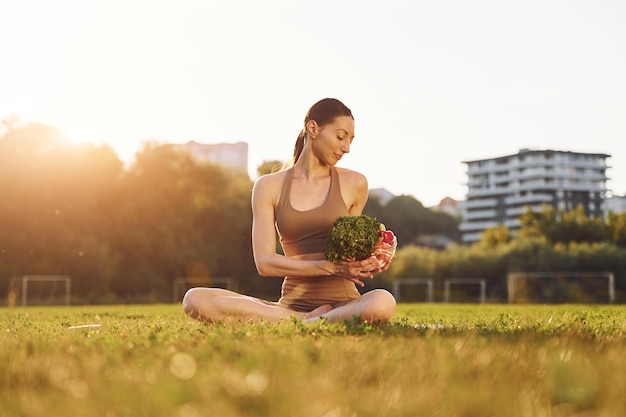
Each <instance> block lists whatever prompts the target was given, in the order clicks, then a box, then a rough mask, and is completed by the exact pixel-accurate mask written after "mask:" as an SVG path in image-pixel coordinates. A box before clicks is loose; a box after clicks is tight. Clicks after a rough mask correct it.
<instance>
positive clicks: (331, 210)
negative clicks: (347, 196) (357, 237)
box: [275, 167, 349, 256]
mask: <svg viewBox="0 0 626 417" xmlns="http://www.w3.org/2000/svg"><path fill="white" fill-rule="evenodd" d="M292 178H293V168H291V169H289V170H288V171H287V175H286V176H285V181H284V182H283V187H282V190H281V192H280V200H279V201H278V205H277V206H276V209H275V216H276V229H277V230H278V235H279V237H280V243H281V245H282V246H283V251H284V252H285V255H287V256H292V255H302V254H305V253H318V252H324V246H325V245H326V239H327V237H328V231H329V230H330V228H331V227H332V225H333V223H334V222H335V220H337V218H338V217H340V216H347V215H349V212H348V208H347V207H346V203H345V202H344V201H343V198H342V197H341V189H340V188H339V175H338V174H337V169H336V168H335V167H330V190H329V191H328V196H327V197H326V201H325V202H324V204H322V205H321V206H319V207H316V208H314V209H312V210H306V211H300V210H296V209H294V208H293V207H292V206H291V202H290V200H291V199H290V196H291V181H292Z"/></svg>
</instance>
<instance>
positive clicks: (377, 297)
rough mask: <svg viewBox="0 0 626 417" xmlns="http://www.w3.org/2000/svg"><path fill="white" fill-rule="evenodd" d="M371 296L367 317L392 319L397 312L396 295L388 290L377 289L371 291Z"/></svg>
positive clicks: (380, 320) (382, 319)
mask: <svg viewBox="0 0 626 417" xmlns="http://www.w3.org/2000/svg"><path fill="white" fill-rule="evenodd" d="M370 297H371V299H370V302H369V303H368V307H367V309H366V314H365V316H366V317H365V318H366V319H368V318H369V320H370V321H379V322H387V321H389V320H391V318H392V317H393V315H394V313H395V312H396V299H395V298H394V296H393V295H392V294H391V293H390V292H389V291H387V290H383V289H376V290H372V291H370Z"/></svg>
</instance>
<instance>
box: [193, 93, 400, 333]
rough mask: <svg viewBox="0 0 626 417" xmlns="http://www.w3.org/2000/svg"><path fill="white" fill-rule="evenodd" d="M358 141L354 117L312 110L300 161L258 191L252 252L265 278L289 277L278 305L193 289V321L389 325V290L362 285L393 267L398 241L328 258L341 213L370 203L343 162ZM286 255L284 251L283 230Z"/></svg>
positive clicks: (329, 104) (363, 182)
mask: <svg viewBox="0 0 626 417" xmlns="http://www.w3.org/2000/svg"><path fill="white" fill-rule="evenodd" d="M353 138H354V118H353V116H352V112H351V111H350V109H349V108H348V107H346V106H345V105H344V104H343V103H342V102H340V101H339V100H336V99H331V98H326V99H323V100H320V101H319V102H317V103H315V104H314V105H313V106H312V107H311V108H310V109H309V111H308V112H307V114H306V116H305V119H304V127H303V128H302V131H301V132H300V134H299V135H298V138H297V140H296V145H295V148H294V156H293V162H292V163H291V165H290V166H289V167H288V168H285V169H283V170H282V171H279V172H274V173H271V174H267V175H263V176H261V177H259V178H258V179H257V180H256V182H255V184H254V187H253V190H252V214H253V221H252V249H253V254H254V261H255V263H256V267H257V271H258V273H259V275H261V276H268V277H284V278H283V284H282V289H281V296H280V299H279V300H278V301H276V302H274V301H266V300H261V299H259V298H255V297H250V296H247V295H243V294H238V293H236V292H233V291H229V290H224V289H220V288H192V289H190V290H189V291H188V292H187V293H186V294H185V297H184V299H183V309H184V311H185V313H187V314H188V315H189V316H191V317H193V318H195V319H198V320H202V321H206V322H216V321H225V320H233V319H234V320H239V321H267V322H277V321H280V320H281V319H291V318H292V317H296V318H298V319H302V320H305V321H315V320H318V319H319V318H321V317H325V318H326V319H327V320H329V321H343V320H351V319H354V318H360V319H363V320H365V321H367V322H387V321H389V320H390V319H391V318H392V316H393V314H394V312H395V309H396V301H395V299H394V297H393V296H392V295H391V293H389V292H388V291H386V290H383V289H374V290H371V291H368V292H365V293H364V294H360V292H359V291H358V289H357V287H356V286H357V285H359V286H361V287H363V286H364V285H365V284H364V283H363V280H365V279H372V278H373V277H374V275H375V274H377V273H379V272H382V271H384V270H386V269H387V268H388V267H389V264H390V263H391V262H392V260H393V259H394V257H395V246H396V241H395V240H394V242H393V243H392V244H388V243H384V242H382V241H380V243H378V244H377V246H376V247H375V251H374V253H373V254H372V256H370V257H369V258H367V259H364V260H358V261H356V260H355V261H338V262H335V263H333V262H330V261H328V260H326V258H325V256H324V247H325V244H326V239H327V236H328V231H329V230H330V228H331V227H332V225H333V223H334V222H335V220H336V219H337V218H338V217H340V216H347V215H355V216H356V215H360V214H361V213H362V211H363V207H364V206H365V203H366V202H367V198H368V183H367V179H366V177H365V176H364V175H362V174H360V173H358V172H356V171H352V170H349V169H345V168H339V167H336V166H335V165H336V164H337V162H338V161H339V160H340V159H341V158H342V157H343V156H344V155H345V154H347V153H348V152H350V147H351V146H352V140H353ZM277 232H278V236H279V238H280V243H281V245H282V248H283V252H284V255H283V254H281V253H279V252H277V250H276V233H277Z"/></svg>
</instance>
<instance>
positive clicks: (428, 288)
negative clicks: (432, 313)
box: [393, 278, 435, 303]
mask: <svg viewBox="0 0 626 417" xmlns="http://www.w3.org/2000/svg"><path fill="white" fill-rule="evenodd" d="M434 292H435V289H434V280H433V279H432V278H400V279H397V280H396V281H395V282H394V283H393V295H394V297H395V298H396V300H397V301H398V302H403V301H404V302H415V301H419V300H420V299H425V301H426V302H427V303H432V302H433V300H434V299H435V297H434Z"/></svg>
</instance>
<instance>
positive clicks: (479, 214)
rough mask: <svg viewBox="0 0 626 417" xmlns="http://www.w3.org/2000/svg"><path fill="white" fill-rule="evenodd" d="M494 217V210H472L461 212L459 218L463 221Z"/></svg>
mask: <svg viewBox="0 0 626 417" xmlns="http://www.w3.org/2000/svg"><path fill="white" fill-rule="evenodd" d="M496 215H497V213H496V211H495V210H474V211H463V214H462V215H461V218H462V219H463V220H478V219H493V218H494V217H496Z"/></svg>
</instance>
